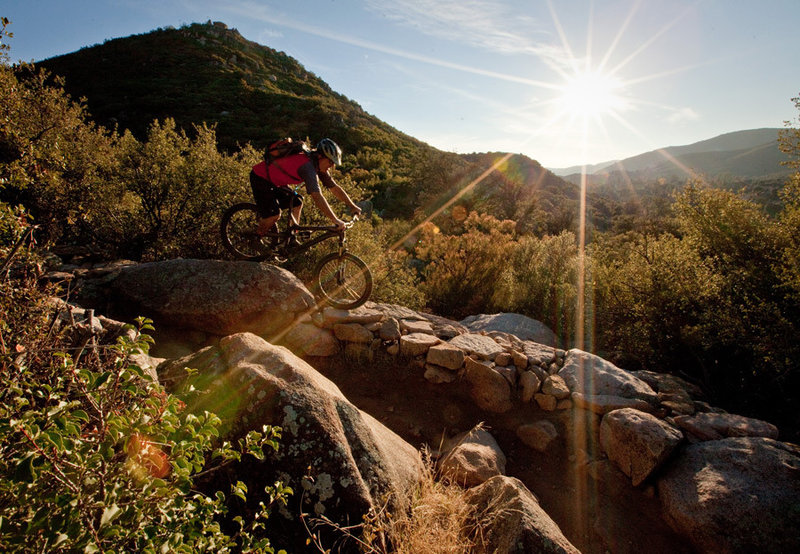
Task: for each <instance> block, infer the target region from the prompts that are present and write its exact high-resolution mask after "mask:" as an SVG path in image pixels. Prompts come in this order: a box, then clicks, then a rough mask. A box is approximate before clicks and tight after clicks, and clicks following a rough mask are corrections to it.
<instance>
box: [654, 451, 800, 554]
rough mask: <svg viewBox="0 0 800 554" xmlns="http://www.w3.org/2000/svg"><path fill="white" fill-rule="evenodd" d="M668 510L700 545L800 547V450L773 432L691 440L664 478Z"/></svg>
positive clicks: (661, 490) (742, 549)
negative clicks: (773, 436)
mask: <svg viewBox="0 0 800 554" xmlns="http://www.w3.org/2000/svg"><path fill="white" fill-rule="evenodd" d="M658 494H659V497H660V498H661V501H662V504H663V507H664V513H665V514H666V517H667V519H668V521H669V522H670V523H671V524H672V525H673V526H674V528H675V529H676V530H677V531H679V532H680V533H682V534H685V535H686V536H688V537H689V538H690V539H691V541H692V543H693V544H694V545H695V547H696V548H697V549H698V551H700V552H708V553H712V552H713V553H722V554H725V553H730V554H733V553H741V554H745V553H751V552H764V553H770V552H771V553H775V554H778V553H785V552H800V534H798V533H797V529H798V528H800V449H798V448H797V447H796V446H792V445H788V444H786V443H781V442H778V441H775V440H772V439H768V438H759V437H747V438H727V439H722V440H715V441H708V442H701V443H697V444H692V445H689V446H688V447H687V448H686V449H685V450H684V451H683V452H682V453H681V455H680V456H679V457H678V459H677V460H675V462H674V463H673V464H671V465H670V467H669V468H668V469H667V471H666V473H665V475H664V476H663V477H662V478H661V479H660V480H659V481H658Z"/></svg>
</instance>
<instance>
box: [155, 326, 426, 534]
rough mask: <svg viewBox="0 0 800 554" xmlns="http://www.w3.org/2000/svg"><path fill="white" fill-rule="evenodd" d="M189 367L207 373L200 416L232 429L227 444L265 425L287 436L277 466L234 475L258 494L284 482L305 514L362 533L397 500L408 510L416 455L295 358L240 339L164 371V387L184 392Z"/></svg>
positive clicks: (272, 462)
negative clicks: (364, 522) (358, 525)
mask: <svg viewBox="0 0 800 554" xmlns="http://www.w3.org/2000/svg"><path fill="white" fill-rule="evenodd" d="M184 367H191V368H194V369H196V370H198V372H199V375H200V377H201V381H202V383H200V384H199V386H198V389H199V390H203V391H204V394H203V396H202V397H201V398H200V399H199V400H198V401H197V403H196V404H195V405H193V406H190V408H191V409H193V410H198V411H202V410H206V409H208V410H211V411H213V412H215V413H217V414H218V415H219V416H220V417H221V418H222V419H223V422H224V423H225V424H226V427H225V437H223V438H229V439H232V438H235V437H240V436H242V435H243V434H245V433H246V432H247V431H249V430H251V429H255V430H260V429H261V426H262V425H265V424H269V425H278V426H280V427H281V428H282V429H283V434H282V438H281V440H280V450H279V451H278V452H277V454H275V455H273V456H272V458H271V459H268V460H266V461H264V462H254V461H250V462H248V464H249V465H247V466H245V465H244V464H243V465H241V466H239V467H237V468H235V469H232V470H231V477H232V478H234V479H239V480H242V481H244V482H245V484H247V485H248V489H249V490H251V491H259V490H263V486H264V483H272V482H273V481H274V480H275V479H278V478H282V479H284V480H285V481H288V484H289V485H290V486H291V487H292V488H293V489H294V490H295V491H296V494H295V495H294V496H293V499H294V501H295V502H299V501H300V499H301V498H302V500H303V502H304V505H303V506H302V509H303V510H305V511H311V512H315V513H317V514H324V515H325V516H326V517H328V518H330V519H332V520H333V521H335V522H337V521H338V522H340V523H342V524H344V523H347V524H353V523H354V522H357V521H360V520H361V518H362V517H363V515H364V514H366V513H367V511H368V510H370V509H373V508H378V509H380V508H381V507H382V506H383V505H384V503H385V502H386V500H387V499H388V500H389V502H390V505H392V504H393V503H396V502H403V501H404V499H405V498H406V497H407V493H408V491H409V489H410V488H411V487H413V486H414V485H415V483H417V482H418V480H419V479H420V476H421V471H422V464H421V460H420V456H419V453H418V452H417V450H416V449H415V448H413V447H412V446H411V445H409V444H408V443H406V442H405V441H403V440H402V439H401V438H400V437H398V436H397V435H396V434H395V433H393V432H392V431H390V430H389V429H387V428H386V427H384V426H383V425H382V424H380V423H379V422H378V421H377V420H375V419H374V418H372V417H371V416H370V415H368V414H366V413H364V412H362V411H360V410H359V409H358V408H356V407H355V406H353V405H352V404H351V403H350V402H349V401H348V400H347V399H346V398H345V397H344V396H343V395H342V393H341V392H340V391H339V389H338V388H337V387H336V385H335V384H334V383H333V382H331V381H329V380H328V379H327V378H325V377H324V376H322V375H321V374H320V373H318V372H317V371H316V370H315V369H314V368H312V367H311V366H309V365H308V364H307V363H305V362H304V361H303V360H301V359H300V358H297V357H296V356H295V355H294V354H292V353H291V352H290V351H289V350H287V349H286V348H283V347H280V346H274V345H272V344H269V343H267V342H266V341H264V340H263V339H261V338H259V337H257V336H255V335H252V334H250V333H240V334H236V335H231V336H228V337H225V338H223V339H222V340H221V341H220V343H219V346H218V347H209V348H206V349H204V350H201V351H199V352H197V353H196V354H193V355H191V356H188V357H186V358H183V359H180V360H175V361H169V362H165V363H163V364H162V365H161V366H159V377H160V379H161V380H162V381H163V382H165V383H169V384H171V385H172V386H175V384H176V383H177V382H179V381H180V380H181V379H183V377H184V374H185V372H184V370H183V368H184ZM301 493H302V494H301ZM298 509H300V507H297V508H296V509H295V510H291V511H293V513H299V512H298V511H297V510H298ZM297 536H303V532H302V531H300V532H299V534H298V535H297Z"/></svg>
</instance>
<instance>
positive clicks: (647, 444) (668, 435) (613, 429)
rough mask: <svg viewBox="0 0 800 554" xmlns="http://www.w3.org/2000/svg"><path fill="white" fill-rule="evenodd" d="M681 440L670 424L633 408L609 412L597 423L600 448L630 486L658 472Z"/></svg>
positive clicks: (679, 433) (680, 436)
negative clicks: (625, 477) (620, 471)
mask: <svg viewBox="0 0 800 554" xmlns="http://www.w3.org/2000/svg"><path fill="white" fill-rule="evenodd" d="M682 440H683V434H682V433H681V432H680V431H678V430H677V429H675V428H674V427H672V426H671V425H669V424H667V423H665V422H663V421H661V420H660V419H658V418H657V417H655V416H653V415H650V414H646V413H644V412H640V411H639V410H635V409H633V408H624V409H621V410H615V411H613V412H610V413H608V414H606V415H605V417H603V421H602V422H601V423H600V445H601V446H602V447H603V450H604V451H605V453H606V454H607V455H608V457H609V459H610V460H612V461H613V462H614V463H615V464H617V467H619V469H620V470H622V472H623V473H624V474H625V475H627V476H628V477H630V478H631V483H632V484H633V486H638V485H639V484H641V482H642V481H644V480H645V479H646V478H647V477H648V476H649V475H650V474H651V473H653V471H655V470H656V469H658V467H659V466H660V465H661V464H662V463H663V462H664V461H665V460H666V459H667V458H668V457H669V456H670V454H672V452H673V450H675V448H677V446H678V445H679V444H680V443H681V441H682Z"/></svg>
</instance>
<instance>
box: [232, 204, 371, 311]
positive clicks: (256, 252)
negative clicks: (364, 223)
mask: <svg viewBox="0 0 800 554" xmlns="http://www.w3.org/2000/svg"><path fill="white" fill-rule="evenodd" d="M285 212H286V215H285V218H282V219H285V220H286V223H285V224H282V225H281V227H283V230H282V231H281V230H278V232H270V233H267V234H265V235H264V236H259V235H258V234H257V233H256V229H257V228H258V221H259V217H258V212H257V207H256V205H255V204H253V203H250V202H242V203H239V204H234V205H233V206H231V207H230V208H228V209H227V210H226V211H225V213H224V214H223V215H222V221H221V223H220V234H221V236H222V244H223V245H224V246H225V248H226V250H228V252H230V253H231V254H232V255H233V256H234V257H235V258H237V259H239V260H250V261H255V262H262V261H274V262H277V263H283V262H285V261H287V260H288V259H289V258H293V257H294V256H297V255H299V254H301V253H302V252H305V251H306V250H308V249H309V248H311V247H312V246H314V245H316V244H319V243H321V242H324V241H326V240H330V239H337V241H338V243H339V244H338V249H337V250H336V251H335V252H332V253H330V254H328V255H326V256H324V257H323V258H322V259H320V260H319V261H318V262H317V265H316V266H315V267H314V271H313V281H312V286H311V289H312V291H311V292H312V293H313V294H314V296H316V297H317V298H318V299H320V300H321V301H322V302H323V303H326V304H329V305H331V306H333V307H334V308H339V309H342V310H352V309H353V308H357V307H359V306H361V305H362V304H364V302H366V301H367V299H369V296H370V294H372V273H371V272H370V270H369V267H368V266H367V264H366V263H364V261H363V260H362V259H361V258H359V257H358V256H356V255H355V254H353V253H351V252H348V251H347V248H346V246H345V244H346V242H347V239H346V237H345V234H346V231H347V230H348V229H350V228H352V226H353V225H354V224H355V222H356V221H357V220H358V216H356V217H354V218H353V220H352V221H349V222H347V223H346V224H345V228H344V229H343V230H341V231H339V230H338V229H337V228H336V227H331V226H318V225H297V224H295V223H294V220H293V219H292V217H291V208H290V209H289V210H285Z"/></svg>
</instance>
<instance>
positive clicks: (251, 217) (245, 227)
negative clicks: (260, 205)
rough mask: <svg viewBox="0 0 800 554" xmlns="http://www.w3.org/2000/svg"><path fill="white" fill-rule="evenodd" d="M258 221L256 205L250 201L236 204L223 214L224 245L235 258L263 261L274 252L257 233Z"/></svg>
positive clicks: (221, 225)
mask: <svg viewBox="0 0 800 554" xmlns="http://www.w3.org/2000/svg"><path fill="white" fill-rule="evenodd" d="M258 221H259V217H258V210H257V208H256V205H255V204H251V203H249V202H242V203H240V204H234V205H233V206H231V207H230V208H228V209H227V210H226V211H225V213H224V214H223V215H222V221H221V223H220V235H221V237H222V245H223V246H224V247H225V249H226V250H227V251H228V252H230V253H231V254H233V256H234V257H235V258H237V259H240V260H251V261H261V260H264V259H266V258H267V257H268V256H270V254H271V253H272V251H271V250H270V249H269V248H268V247H267V246H266V245H264V244H262V242H261V237H259V236H258V235H257V234H256V229H257V228H258Z"/></svg>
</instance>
